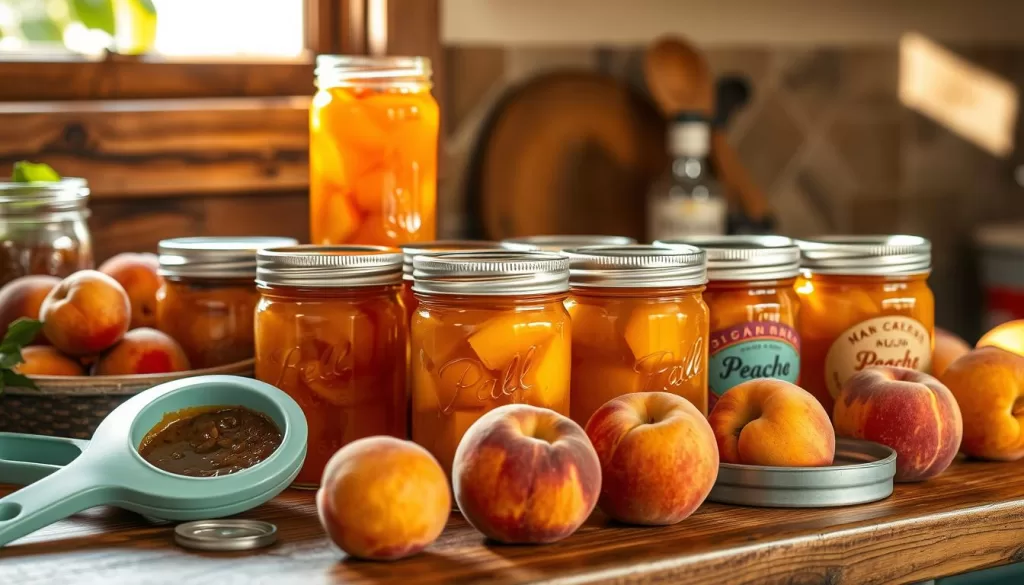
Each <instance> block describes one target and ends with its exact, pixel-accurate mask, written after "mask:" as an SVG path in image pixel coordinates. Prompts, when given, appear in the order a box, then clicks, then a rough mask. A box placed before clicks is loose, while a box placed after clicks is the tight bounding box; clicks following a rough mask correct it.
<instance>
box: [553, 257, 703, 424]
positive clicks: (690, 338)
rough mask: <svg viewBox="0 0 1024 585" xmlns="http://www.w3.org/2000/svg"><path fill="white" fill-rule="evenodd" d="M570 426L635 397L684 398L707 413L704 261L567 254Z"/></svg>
mask: <svg viewBox="0 0 1024 585" xmlns="http://www.w3.org/2000/svg"><path fill="white" fill-rule="evenodd" d="M565 254H566V255H567V256H568V258H569V262H570V267H571V270H570V277H569V284H570V295H569V301H568V303H567V305H568V309H569V315H570V316H571V317H572V328H573V336H572V339H573V344H572V398H571V402H570V405H571V407H572V410H571V412H572V419H573V420H574V421H576V422H577V423H579V424H581V425H585V424H586V423H587V421H588V420H589V419H590V416H591V415H592V414H593V413H594V411H596V410H597V409H598V408H600V407H601V405H603V404H604V403H605V402H607V401H609V400H611V399H612V398H615V397H616V396H621V395H623V394H628V393H630V392H646V391H663V392H671V393H672V394H678V395H680V396H682V397H683V398H686V399H687V400H689V401H690V402H692V403H693V405H694V406H696V407H697V408H698V409H700V411H701V412H703V413H705V414H707V410H708V404H707V402H708V369H707V363H708V306H707V305H706V304H705V303H704V300H703V299H702V298H701V292H702V291H703V290H704V284H705V283H706V282H707V275H706V262H705V254H704V252H703V251H702V250H700V249H698V248H695V247H693V246H675V247H673V248H660V247H655V246H595V247H589V248H578V249H575V250H567V251H566V252H565Z"/></svg>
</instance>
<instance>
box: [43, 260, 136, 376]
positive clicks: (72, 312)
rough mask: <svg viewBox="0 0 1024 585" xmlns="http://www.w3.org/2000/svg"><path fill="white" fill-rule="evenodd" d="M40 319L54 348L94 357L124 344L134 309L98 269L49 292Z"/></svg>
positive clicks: (114, 284) (65, 282) (121, 290)
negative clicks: (119, 343) (109, 348)
mask: <svg viewBox="0 0 1024 585" xmlns="http://www.w3.org/2000/svg"><path fill="white" fill-rule="evenodd" d="M39 318H40V319H41V320H42V321H43V333H45V334H46V338H47V339H49V340H50V343H52V344H53V346H54V347H56V348H57V349H59V350H61V351H62V352H64V353H66V354H68V355H73V356H81V355H91V354H97V353H100V352H101V351H103V350H105V349H107V348H108V347H111V346H112V345H114V344H115V343H117V342H118V341H121V338H122V337H124V334H125V333H126V332H127V331H128V323H129V320H130V319H131V306H130V304H129V302H128V294H127V293H125V291H124V287H122V286H121V285H120V284H118V282H117V281H116V280H114V279H113V278H111V277H109V276H107V275H106V274H103V273H102V272H98V271H96V270H82V271H79V272H76V273H74V274H72V275H71V276H69V277H67V278H65V279H64V280H62V281H61V282H60V284H58V285H57V286H56V287H55V288H54V289H53V290H51V291H50V294H48V295H47V296H46V299H45V300H44V301H43V305H42V307H41V308H40V309H39Z"/></svg>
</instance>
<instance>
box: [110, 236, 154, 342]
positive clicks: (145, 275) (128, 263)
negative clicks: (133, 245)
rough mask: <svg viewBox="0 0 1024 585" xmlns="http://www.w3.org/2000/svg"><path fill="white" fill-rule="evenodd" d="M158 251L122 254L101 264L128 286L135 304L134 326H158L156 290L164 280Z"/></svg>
mask: <svg viewBox="0 0 1024 585" xmlns="http://www.w3.org/2000/svg"><path fill="white" fill-rule="evenodd" d="M159 269H160V262H159V260H157V256H156V254H150V253H145V254H134V253H124V254H118V255H117V256H114V257H113V258H110V259H109V260H107V261H106V262H104V263H103V264H101V265H100V267H99V271H100V272H102V273H104V274H106V275H108V276H110V277H111V278H113V279H114V280H116V281H117V282H118V283H120V284H121V286H122V287H124V290H125V292H126V293H127V294H128V300H129V301H130V302H131V306H132V318H131V325H130V327H131V328H132V329H136V328H138V327H156V291H158V290H160V286H161V285H162V284H163V282H164V279H163V277H161V276H160V274H159V272H158V271H159Z"/></svg>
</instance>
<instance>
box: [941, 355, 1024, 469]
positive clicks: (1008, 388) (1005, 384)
mask: <svg viewBox="0 0 1024 585" xmlns="http://www.w3.org/2000/svg"><path fill="white" fill-rule="evenodd" d="M939 380H940V381H941V382H942V383H943V384H945V386H946V387H947V388H949V391H950V392H952V393H953V396H954V397H956V401H957V404H958V405H959V406H960V413H961V415H962V416H963V429H964V430H963V442H962V443H961V445H960V450H961V451H963V452H964V453H966V454H967V455H970V456H972V457H978V458H981V459H994V460H997V461H1016V460H1017V459H1020V458H1021V457H1024V357H1022V356H1020V355H1017V354H1016V353H1012V352H1009V351H1006V350H1004V349H1001V348H999V347H982V348H979V349H976V350H974V351H972V352H970V353H968V354H967V355H965V356H964V357H962V358H960V359H958V360H956V361H955V362H953V363H952V364H950V366H949V367H948V368H946V371H945V372H943V374H942V377H940V378H939Z"/></svg>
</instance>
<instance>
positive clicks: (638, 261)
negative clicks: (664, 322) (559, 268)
mask: <svg viewBox="0 0 1024 585" xmlns="http://www.w3.org/2000/svg"><path fill="white" fill-rule="evenodd" d="M565 255H566V256H567V257H568V258H569V266H570V271H569V281H570V283H571V284H572V286H573V287H624V288H668V287H688V286H701V285H703V284H706V283H707V281H708V279H707V256H706V254H705V253H704V251H703V250H701V249H699V248H696V247H694V246H686V245H680V246H674V247H671V248H667V247H659V246H647V245H632V246H588V247H585V248H575V249H569V250H566V251H565Z"/></svg>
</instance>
